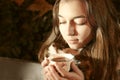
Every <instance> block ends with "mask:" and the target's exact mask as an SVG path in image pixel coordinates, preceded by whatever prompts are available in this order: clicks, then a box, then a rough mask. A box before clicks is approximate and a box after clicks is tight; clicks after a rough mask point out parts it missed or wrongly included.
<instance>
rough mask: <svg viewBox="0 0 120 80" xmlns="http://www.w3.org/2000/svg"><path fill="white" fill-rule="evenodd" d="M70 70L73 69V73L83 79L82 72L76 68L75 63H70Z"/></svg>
mask: <svg viewBox="0 0 120 80" xmlns="http://www.w3.org/2000/svg"><path fill="white" fill-rule="evenodd" d="M71 68H72V69H73V71H74V72H75V73H77V74H78V75H80V76H81V77H83V78H84V74H83V72H82V71H81V70H80V69H79V68H78V67H77V65H76V64H75V62H72V63H71Z"/></svg>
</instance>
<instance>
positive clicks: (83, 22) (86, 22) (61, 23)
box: [59, 21, 87, 25]
mask: <svg viewBox="0 0 120 80" xmlns="http://www.w3.org/2000/svg"><path fill="white" fill-rule="evenodd" d="M65 23H66V22H59V24H65ZM86 23H87V21H84V22H82V23H75V24H76V25H84V24H86Z"/></svg>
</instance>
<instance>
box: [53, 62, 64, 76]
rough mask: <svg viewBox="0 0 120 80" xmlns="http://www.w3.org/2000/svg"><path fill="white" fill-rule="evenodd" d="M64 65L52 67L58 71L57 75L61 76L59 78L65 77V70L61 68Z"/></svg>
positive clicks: (56, 64) (57, 64)
mask: <svg viewBox="0 0 120 80" xmlns="http://www.w3.org/2000/svg"><path fill="white" fill-rule="evenodd" d="M64 65H66V64H65V63H62V64H61V63H60V64H59V63H55V64H54V66H55V68H56V70H57V71H58V73H59V74H60V75H61V76H64V75H65V69H64V68H63V66H64Z"/></svg>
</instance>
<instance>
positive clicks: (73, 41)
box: [68, 39, 78, 44]
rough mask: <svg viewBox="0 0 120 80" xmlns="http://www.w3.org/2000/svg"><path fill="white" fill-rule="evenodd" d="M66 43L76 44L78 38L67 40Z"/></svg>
mask: <svg viewBox="0 0 120 80" xmlns="http://www.w3.org/2000/svg"><path fill="white" fill-rule="evenodd" d="M68 43H70V44H76V43H78V39H72V40H68Z"/></svg>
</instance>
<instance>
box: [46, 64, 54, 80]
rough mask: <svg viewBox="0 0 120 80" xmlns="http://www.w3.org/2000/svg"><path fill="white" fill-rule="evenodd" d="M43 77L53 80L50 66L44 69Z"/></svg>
mask: <svg viewBox="0 0 120 80" xmlns="http://www.w3.org/2000/svg"><path fill="white" fill-rule="evenodd" d="M44 75H45V78H47V80H55V79H54V77H53V74H52V73H51V66H47V67H45V68H44Z"/></svg>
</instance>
